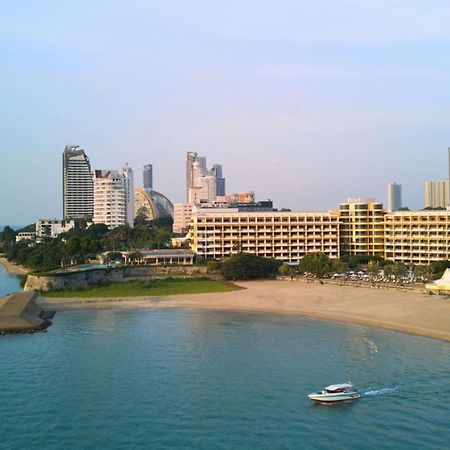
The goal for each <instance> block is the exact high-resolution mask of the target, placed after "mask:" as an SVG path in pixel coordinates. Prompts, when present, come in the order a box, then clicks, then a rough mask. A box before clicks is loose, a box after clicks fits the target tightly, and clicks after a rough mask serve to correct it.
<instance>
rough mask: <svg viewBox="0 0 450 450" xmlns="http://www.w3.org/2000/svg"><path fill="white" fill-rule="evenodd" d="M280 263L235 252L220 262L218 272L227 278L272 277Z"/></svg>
mask: <svg viewBox="0 0 450 450" xmlns="http://www.w3.org/2000/svg"><path fill="white" fill-rule="evenodd" d="M281 265H282V262H281V261H278V260H276V259H268V258H263V257H262V256H257V255H253V254H249V253H237V254H236V255H232V256H230V257H229V258H228V259H226V260H225V261H223V262H222V264H221V268H220V272H221V274H222V276H223V277H224V278H225V279H227V280H251V279H257V278H270V277H274V276H275V275H276V273H277V272H278V268H279V267H280V266H281Z"/></svg>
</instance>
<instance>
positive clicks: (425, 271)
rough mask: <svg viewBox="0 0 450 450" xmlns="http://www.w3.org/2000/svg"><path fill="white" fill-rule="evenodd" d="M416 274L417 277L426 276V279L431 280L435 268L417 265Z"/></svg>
mask: <svg viewBox="0 0 450 450" xmlns="http://www.w3.org/2000/svg"><path fill="white" fill-rule="evenodd" d="M414 276H415V277H416V278H424V279H425V280H429V279H430V278H433V269H432V267H431V266H429V265H424V266H416V267H414Z"/></svg>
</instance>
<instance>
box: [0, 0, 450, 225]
mask: <svg viewBox="0 0 450 450" xmlns="http://www.w3.org/2000/svg"><path fill="white" fill-rule="evenodd" d="M323 11H327V14H324V13H323ZM449 18H450V7H449V6H448V5H446V4H445V3H444V2H430V3H427V5H426V6H423V7H422V6H421V5H420V2H410V3H409V5H404V4H400V3H396V4H395V5H392V2H378V4H376V5H359V4H358V2H355V1H346V2H344V3H343V4H341V5H339V6H338V5H336V4H334V2H330V1H322V2H319V3H317V4H315V5H310V4H299V3H298V2H294V1H283V2H281V3H278V4H277V5H276V6H275V5H269V4H268V3H264V2H262V3H261V2H254V1H249V2H246V4H245V5H241V4H240V3H239V2H227V3H226V4H225V3H221V4H214V5H211V4H209V3H208V2H201V1H194V2H192V3H191V4H190V5H189V7H188V6H187V5H184V4H183V3H182V2H174V3H171V4H170V5H167V4H166V3H164V2H160V1H152V2H140V1H133V2H127V3H125V2H123V1H119V2H116V3H115V4H114V5H113V6H111V5H110V4H109V2H103V1H98V2H96V3H95V4H94V5H91V4H89V3H88V2H81V3H77V5H61V4H59V3H58V2H54V1H48V2H44V3H42V4H40V5H39V7H38V6H37V5H35V4H33V2H29V3H28V5H27V8H24V5H23V4H21V5H13V4H10V5H6V6H5V8H4V11H3V15H2V18H0V24H1V25H2V27H1V29H2V31H1V32H0V33H1V35H2V38H3V39H2V43H1V44H0V45H1V48H2V51H3V55H4V57H3V58H2V61H1V62H0V64H1V67H2V71H0V80H1V82H2V83H1V85H2V88H3V92H2V97H3V99H4V101H3V107H2V108H0V118H1V122H0V151H1V154H2V162H3V163H4V169H5V170H4V176H3V177H2V180H3V181H2V184H1V187H2V189H0V192H1V194H0V207H1V209H2V218H1V222H2V223H8V222H9V223H28V222H30V223H31V222H32V221H34V220H35V219H36V218H37V217H40V216H42V217H60V216H62V211H61V202H60V198H61V185H62V182H61V171H60V157H61V156H60V155H61V151H62V149H63V148H64V146H65V145H66V144H79V145H81V147H82V148H84V149H85V150H86V153H87V154H88V156H89V158H90V159H91V163H92V166H93V168H95V169H114V168H117V167H122V166H123V164H124V163H125V162H129V164H130V166H131V167H133V169H134V171H135V172H136V173H137V174H140V173H141V170H142V167H143V166H144V165H145V164H147V163H151V164H153V167H154V186H155V189H157V190H158V191H161V192H163V193H164V194H165V195H167V196H168V197H169V198H170V199H171V200H172V201H173V202H177V201H183V198H184V163H185V160H184V158H185V154H186V151H195V152H198V153H199V154H204V155H206V156H207V157H208V159H209V160H210V161H220V163H221V164H222V165H223V167H224V170H225V171H226V175H227V177H226V178H227V191H229V192H234V191H244V190H249V189H250V190H254V191H255V192H256V196H257V198H258V199H259V200H264V199H267V198H271V199H272V200H273V201H274V204H275V206H276V207H279V208H282V207H288V208H291V209H292V210H299V211H307V210H328V209H332V208H335V207H336V205H337V204H339V203H340V202H343V201H345V200H346V198H347V197H374V198H376V199H377V200H378V201H381V202H383V203H384V204H385V205H386V185H387V183H388V182H392V181H394V182H397V183H399V184H401V185H402V186H403V197H404V199H403V203H404V205H405V206H409V207H411V208H422V207H423V183H424V181H426V180H441V179H446V178H447V148H448V146H449V144H450V122H449V121H448V116H449V109H450V108H449V106H448V105H449V104H450V102H449V100H450V98H449V97H450V92H449V90H448V85H449V81H450V71H449V69H450V67H449V66H450V62H448V61H447V59H446V58H445V55H446V54H447V53H448V47H449V46H450V30H448V29H447V25H446V24H447V23H448V19H449ZM136 178H137V180H138V181H140V176H137V177H136ZM12 186H13V188H14V198H12V196H11V189H10V187H12Z"/></svg>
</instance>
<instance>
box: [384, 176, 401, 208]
mask: <svg viewBox="0 0 450 450" xmlns="http://www.w3.org/2000/svg"><path fill="white" fill-rule="evenodd" d="M387 191H388V210H389V211H398V210H399V209H400V208H401V207H402V185H401V184H397V183H389V184H388V186H387Z"/></svg>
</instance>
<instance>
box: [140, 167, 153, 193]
mask: <svg viewBox="0 0 450 450" xmlns="http://www.w3.org/2000/svg"><path fill="white" fill-rule="evenodd" d="M142 176H143V186H144V189H153V166H152V165H151V164H146V165H145V166H144V170H143V172H142Z"/></svg>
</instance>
